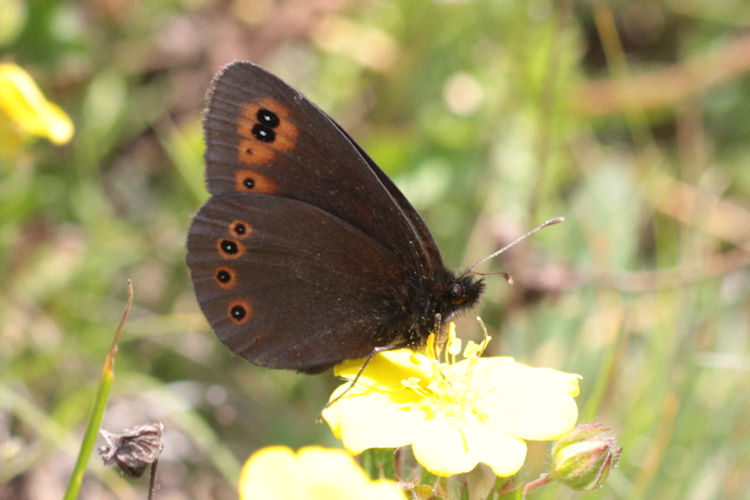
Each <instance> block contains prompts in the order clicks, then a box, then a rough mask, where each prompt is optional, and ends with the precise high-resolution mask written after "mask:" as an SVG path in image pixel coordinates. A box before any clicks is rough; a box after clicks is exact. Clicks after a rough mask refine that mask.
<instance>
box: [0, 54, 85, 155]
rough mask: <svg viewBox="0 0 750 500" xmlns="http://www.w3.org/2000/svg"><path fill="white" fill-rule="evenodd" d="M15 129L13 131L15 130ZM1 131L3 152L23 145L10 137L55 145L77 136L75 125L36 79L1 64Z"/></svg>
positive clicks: (19, 69)
mask: <svg viewBox="0 0 750 500" xmlns="http://www.w3.org/2000/svg"><path fill="white" fill-rule="evenodd" d="M11 129H12V130H11ZM0 131H2V133H3V137H0V141H3V142H4V144H3V145H2V146H3V149H7V148H8V147H9V146H12V144H7V143H8V142H11V143H17V142H20V141H19V138H18V137H12V138H9V137H8V134H11V133H14V134H15V135H19V134H26V135H37V136H40V137H46V138H47V139H49V140H50V141H52V142H54V143H55V144H65V143H66V142H68V141H70V139H71V138H72V137H73V122H72V121H71V120H70V118H69V117H68V115H66V114H65V112H64V111H63V110H62V109H60V108H59V107H58V106H57V105H55V104H53V103H51V102H49V101H47V99H45V97H44V95H43V94H42V92H41V90H39V87H37V85H36V83H34V80H33V79H32V78H31V77H30V76H29V74H28V73H26V71H24V70H23V69H22V68H21V67H19V66H17V65H15V64H10V63H4V64H0Z"/></svg>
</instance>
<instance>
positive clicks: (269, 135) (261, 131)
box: [253, 123, 276, 142]
mask: <svg viewBox="0 0 750 500" xmlns="http://www.w3.org/2000/svg"><path fill="white" fill-rule="evenodd" d="M253 135H254V136H255V138H256V139H258V140H259V141H260V142H273V141H274V140H275V139H276V132H274V131H273V130H272V129H271V127H267V126H265V125H263V124H261V123H256V124H255V125H253Z"/></svg>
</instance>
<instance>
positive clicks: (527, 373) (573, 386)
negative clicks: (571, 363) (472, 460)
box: [480, 358, 580, 440]
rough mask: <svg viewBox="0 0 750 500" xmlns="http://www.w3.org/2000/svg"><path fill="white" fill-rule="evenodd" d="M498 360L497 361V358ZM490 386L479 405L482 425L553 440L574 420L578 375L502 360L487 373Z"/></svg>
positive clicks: (523, 436)
mask: <svg viewBox="0 0 750 500" xmlns="http://www.w3.org/2000/svg"><path fill="white" fill-rule="evenodd" d="M498 359H499V358H498ZM487 377H488V379H491V380H494V381H496V382H494V383H493V386H492V387H491V388H490V389H489V390H487V391H486V392H485V394H484V397H483V400H482V402H481V404H480V407H481V410H482V412H483V413H485V414H486V416H487V419H486V421H485V423H486V424H487V425H489V426H490V427H493V428H495V429H497V430H499V431H502V432H504V433H506V434H509V435H512V436H518V437H521V438H524V439H534V440H547V439H556V438H558V437H560V436H561V435H563V434H565V433H566V432H568V431H569V430H570V429H572V428H573V426H574V425H575V423H576V420H577V419H578V408H577V406H576V403H575V400H574V399H573V397H574V396H575V395H577V394H578V379H579V378H580V376H579V375H576V374H571V373H565V372H560V371H557V370H552V369H548V368H532V367H529V366H526V365H523V364H520V363H515V362H512V361H507V358H506V360H503V361H502V362H499V361H498V362H497V363H494V364H493V365H492V367H491V368H490V369H489V370H488V372H487Z"/></svg>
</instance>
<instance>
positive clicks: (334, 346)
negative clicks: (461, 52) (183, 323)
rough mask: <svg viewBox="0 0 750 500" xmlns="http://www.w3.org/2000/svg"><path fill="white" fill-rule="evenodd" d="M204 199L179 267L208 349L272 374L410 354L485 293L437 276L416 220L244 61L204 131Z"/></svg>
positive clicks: (292, 96) (327, 121) (357, 152)
mask: <svg viewBox="0 0 750 500" xmlns="http://www.w3.org/2000/svg"><path fill="white" fill-rule="evenodd" d="M203 127H204V132H205V136H206V153H205V160H206V177H207V179H208V189H209V191H210V192H211V198H210V199H209V200H208V201H207V202H206V203H205V204H204V205H203V206H202V207H201V208H200V210H199V211H198V213H197V214H196V215H195V219H194V221H193V224H192V226H191V227H190V233H189V236H188V244H187V246H188V253H187V263H188V267H189V268H190V272H191V276H192V280H193V284H194V285H195V292H196V295H197V297H198V302H199V303H200V305H201V308H202V309H203V312H204V313H205V315H206V317H207V318H208V320H209V322H210V323H211V326H212V327H213V329H214V331H215V332H216V335H217V336H218V337H219V339H220V340H221V341H222V342H223V343H224V344H226V345H227V346H228V347H229V348H230V349H232V351H234V352H235V353H237V354H239V355H241V356H243V357H245V358H247V359H248V360H250V361H251V362H253V363H255V364H258V365H262V366H267V367H270V368H291V369H295V370H299V371H303V372H308V373H315V372H319V371H322V370H324V369H326V368H328V367H330V366H332V365H334V364H336V363H338V362H341V361H343V360H346V359H355V358H360V357H364V356H367V355H370V354H371V353H373V352H374V351H375V350H378V348H383V347H386V348H388V347H418V346H420V345H421V344H423V343H424V341H425V340H426V338H427V336H428V335H429V333H430V332H432V331H434V330H435V329H437V328H440V326H441V325H443V324H444V323H445V322H446V320H447V319H448V318H449V317H451V316H452V315H454V314H455V313H456V312H457V311H458V310H460V309H462V308H466V307H469V306H471V305H472V304H474V303H476V301H477V300H478V298H479V295H480V294H481V292H482V290H483V288H484V285H483V283H482V281H481V280H475V279H474V278H473V277H472V276H470V275H469V273H464V274H462V275H458V276H457V275H456V274H455V273H453V272H451V271H450V270H448V269H446V268H445V266H444V265H443V260H442V258H441V257H440V252H439V251H438V248H437V245H436V244H435V240H434V239H433V238H432V236H431V235H430V232H429V230H428V229H427V226H426V225H425V223H424V221H423V220H422V218H421V217H420V216H419V214H418V213H417V212H416V210H414V208H413V207H412V206H411V205H410V204H409V202H408V201H407V200H406V198H405V197H404V195H403V194H401V192H400V191H399V190H398V188H397V187H396V186H395V185H394V184H393V182H392V181H391V180H390V179H389V178H388V176H386V174H385V173H384V172H383V171H382V170H381V169H380V168H378V166H377V165H376V164H375V162H374V161H373V160H372V159H370V157H369V156H368V155H367V153H365V152H364V151H363V150H362V148H360V147H359V146H358V145H357V143H355V142H354V140H353V139H352V138H351V137H349V135H348V134H347V133H346V132H345V131H344V130H343V129H342V128H341V127H340V126H339V125H338V124H337V123H336V122H335V121H333V120H332V119H331V118H330V117H329V116H328V115H327V114H325V113H324V112H323V111H321V110H320V109H319V108H318V107H317V106H315V105H314V104H313V103H312V102H310V101H309V100H308V99H307V98H306V97H305V96H303V95H302V94H300V93H299V92H297V91H296V90H294V89H293V88H291V87H290V86H289V85H287V84H286V83H284V82H283V81H281V80H280V79H279V78H277V77H275V76H274V75H272V74H270V73H268V72H267V71H265V70H264V69H262V68H260V67H259V66H256V65H254V64H252V63H249V62H242V61H240V62H235V63H232V64H230V65H228V66H226V67H224V68H223V69H222V70H221V71H220V72H219V73H218V74H217V76H216V77H215V78H214V81H213V83H212V85H211V90H210V95H209V104H208V110H207V112H206V115H205V120H204V126H203Z"/></svg>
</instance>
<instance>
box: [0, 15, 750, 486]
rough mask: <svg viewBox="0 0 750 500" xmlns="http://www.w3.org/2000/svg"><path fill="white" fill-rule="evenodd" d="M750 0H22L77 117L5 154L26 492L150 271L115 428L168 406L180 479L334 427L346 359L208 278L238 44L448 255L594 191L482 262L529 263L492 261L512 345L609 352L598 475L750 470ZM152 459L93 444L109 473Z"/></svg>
mask: <svg viewBox="0 0 750 500" xmlns="http://www.w3.org/2000/svg"><path fill="white" fill-rule="evenodd" d="M749 23H750V7H749V6H748V3H747V2H745V1H743V0H726V1H723V2H709V1H708V0H690V1H678V0H637V1H615V0H611V1H609V2H606V1H605V0H591V1H588V2H584V1H578V2H576V1H572V0H563V1H561V2H553V1H551V0H529V1H506V0H476V1H469V0H464V1H460V0H454V1H449V0H442V1H440V0H396V1H389V2H386V1H369V2H354V1H351V0H350V1H347V0H340V1H331V0H311V1H308V0H305V1H302V0H287V1H274V0H230V1H224V2H217V1H212V0H174V1H171V2H128V1H123V0H104V1H99V2H62V1H55V0H38V1H33V2H23V1H22V0H20V1H19V0H3V2H0V62H3V63H14V64H17V65H19V66H20V67H22V68H24V69H25V70H26V71H27V72H28V73H29V74H30V75H31V76H32V77H33V78H34V80H35V82H36V83H37V85H39V87H40V88H41V89H42V91H43V93H44V95H45V96H46V97H47V98H48V99H49V100H50V101H52V102H54V103H56V104H57V105H59V106H60V107H61V108H62V109H64V110H65V112H66V113H67V114H68V115H70V116H71V118H72V119H73V122H74V125H75V130H76V133H75V136H74V137H73V140H72V141H71V142H70V143H69V144H68V145H66V146H63V147H59V146H54V145H53V144H51V143H49V142H47V141H43V140H40V141H36V142H34V143H33V144H27V145H25V149H24V150H22V151H18V152H17V153H18V154H17V155H16V157H15V158H16V159H15V160H14V161H12V162H10V161H6V162H4V163H2V164H0V282H1V283H2V287H1V288H0V342H1V343H2V348H0V497H2V498H19V499H21V498H23V499H25V498H59V497H60V496H61V492H62V491H63V489H64V485H65V483H66V481H67V477H68V475H69V473H70V470H71V468H72V466H73V463H74V461H75V454H76V452H77V450H78V445H79V443H80V439H81V435H82V432H83V429H84V427H85V419H86V417H87V415H88V412H89V410H90V407H91V404H92V400H93V395H94V392H95V390H96V384H97V381H98V376H99V371H100V367H101V364H102V362H103V359H104V356H105V353H106V351H107V348H108V346H109V342H110V339H111V335H112V332H113V331H114V328H115V327H116V324H117V321H118V319H119V317H120V311H121V310H122V307H123V305H124V302H125V299H126V280H127V279H128V278H132V279H133V282H134V286H135V294H136V295H135V297H136V298H135V305H134V309H133V312H132V313H131V316H130V319H129V322H128V323H127V325H126V328H125V331H124V332H123V337H122V340H121V342H120V352H119V354H118V358H117V364H116V366H115V381H114V384H113V387H112V394H111V400H110V406H109V408H108V410H107V412H106V414H105V418H104V427H105V428H107V429H111V430H118V429H124V428H126V427H133V426H135V425H138V424H141V423H145V422H151V421H157V420H159V421H163V422H164V424H165V430H164V442H165V448H164V453H163V455H162V458H161V460H160V462H159V463H160V472H159V481H160V485H161V486H160V488H161V489H160V492H159V495H160V497H161V498H235V497H236V490H235V483H236V480H237V478H238V474H239V467H240V464H241V463H242V462H243V461H244V460H245V458H246V457H247V456H249V455H250V454H251V453H252V452H253V451H255V450H257V449H259V448H260V447H262V446H264V445H269V444H283V445H288V446H291V447H293V448H295V449H296V448H299V447H301V446H304V445H310V444H323V445H335V444H336V441H335V440H334V438H333V437H332V436H331V435H330V433H329V431H328V429H327V427H326V426H324V425H320V424H316V423H315V418H316V416H317V415H318V413H319V411H320V409H321V408H322V405H323V404H324V402H325V401H326V400H327V397H328V395H329V394H330V390H331V389H332V388H333V387H335V386H336V385H337V381H336V380H335V379H334V378H333V377H332V376H331V375H330V374H325V375H320V376H315V377H310V376H304V375H299V374H295V373H292V372H283V371H272V370H265V369H262V368H257V367H254V366H252V365H250V364H249V363H247V362H245V361H244V360H242V359H239V358H237V357H235V356H233V355H231V354H230V353H229V352H228V350H227V349H226V348H224V347H223V346H222V345H221V344H220V343H219V342H218V341H217V340H216V339H215V337H214V335H213V334H212V333H211V332H210V331H209V329H208V326H207V324H206V322H205V320H204V319H203V316H202V314H201V313H200V311H199V308H198V305H197V304H196V302H195V299H194V297H193V292H192V286H191V284H190V282H189V279H188V276H187V270H186V267H185V263H184V253H185V248H184V243H185V236H186V231H187V227H188V225H189V222H190V214H191V213H193V212H194V211H195V210H196V209H197V208H198V206H199V205H200V203H201V202H202V201H203V200H204V199H205V198H206V196H207V193H206V191H205V189H204V187H203V171H202V168H203V167H202V159H201V153H202V147H203V146H202V138H201V130H200V116H201V110H202V107H203V105H204V93H205V91H206V88H207V86H208V83H209V81H210V78H211V76H212V74H213V73H214V72H215V71H216V70H217V69H218V68H219V67H221V66H222V65H223V64H225V63H227V62H229V61H231V60H233V59H238V58H241V59H251V60H254V61H256V62H259V63H261V64H263V65H264V66H266V67H267V68H268V69H270V70H272V71H274V72H276V73H277V74H279V75H280V76H282V77H283V78H284V79H286V80H287V81H288V82H289V83H291V84H292V85H293V86H295V87H297V88H298V89H300V90H301V91H303V92H304V93H306V94H307V95H308V96H309V97H311V98H312V99H313V100H314V101H315V102H316V103H318V104H319V105H320V106H321V107H322V108H323V109H325V110H327V111H328V112H329V113H330V114H331V115H332V116H333V117H335V118H336V120H337V121H339V122H340V123H341V124H342V125H343V126H344V127H345V128H346V129H347V130H348V131H349V132H350V133H351V134H352V135H353V136H354V137H355V138H357V139H358V140H359V141H360V142H361V144H362V146H363V147H364V148H365V149H366V150H367V151H368V152H369V153H370V154H371V156H373V158H375V159H376V160H377V161H378V162H379V164H380V165H381V166H382V167H383V168H384V169H385V170H386V171H387V172H388V173H389V174H391V175H392V176H393V177H394V179H395V181H396V182H397V184H398V185H399V186H400V187H402V189H403V190H404V192H405V193H406V195H407V196H408V197H409V199H410V200H412V202H413V203H414V204H415V205H416V206H417V208H418V209H419V210H420V211H421V213H422V214H423V216H424V217H425V219H426V220H427V223H428V225H429V226H430V228H431V229H432V231H433V234H434V235H435V237H436V239H437V240H438V243H439V244H440V247H441V249H442V251H443V253H444V257H445V260H446V262H447V263H449V265H450V266H451V267H454V268H461V267H465V266H468V265H470V264H471V263H472V262H474V261H475V260H477V259H479V258H480V257H482V256H483V255H486V254H487V253H489V252H490V251H492V250H493V249H496V248H498V247H499V246H501V245H502V244H503V243H505V242H507V241H508V240H509V239H511V238H513V237H515V236H517V235H518V234H520V233H521V232H523V231H524V230H525V229H527V228H529V227H530V226H532V225H535V224H537V223H539V222H541V221H542V220H544V219H547V218H550V217H553V216H558V215H562V216H565V217H566V218H567V220H568V222H566V223H565V224H563V225H560V226H555V227H553V228H550V229H547V230H545V231H543V232H541V233H539V234H538V235H536V236H534V238H533V239H532V240H530V241H527V242H524V243H523V244H521V245H519V246H518V247H516V248H515V249H514V250H512V251H510V252H508V253H507V254H505V255H504V256H503V257H501V258H500V259H497V260H495V261H494V262H492V263H488V264H485V265H483V266H482V269H481V270H482V271H498V270H502V271H507V272H510V273H511V274H512V275H513V278H514V282H515V285H513V286H512V287H509V286H508V285H507V284H506V283H505V281H504V280H503V279H502V278H500V277H488V278H487V281H488V290H487V292H486V293H485V295H484V299H483V303H482V307H481V311H480V312H481V314H482V317H483V319H484V320H485V322H486V323H487V324H488V325H489V328H490V333H491V334H492V335H493V337H495V339H496V341H495V342H493V344H495V348H496V349H498V352H497V353H495V354H503V355H511V356H514V357H515V358H516V359H517V360H519V361H523V362H527V363H531V364H534V365H536V366H550V367H554V368H557V369H560V370H565V371H570V372H577V373H581V374H583V375H584V378H583V380H582V385H581V390H582V392H581V396H579V398H578V401H579V405H580V407H581V409H582V421H583V422H602V423H604V424H605V425H606V426H607V427H610V428H612V430H613V431H614V432H615V433H616V434H617V437H618V442H619V443H620V444H621V445H622V446H623V448H624V449H623V453H622V457H621V459H620V462H619V466H618V467H617V468H616V469H615V470H613V471H612V473H611V474H610V477H609V480H608V482H607V483H606V485H605V487H604V488H603V489H601V490H598V492H597V493H594V494H592V495H590V496H589V498H599V497H601V498H629V499H632V498H660V499H678V498H679V499H682V498H701V499H711V498H716V499H720V498H741V497H743V495H745V498H747V495H748V493H747V492H748V491H750V479H748V478H750V452H749V451H748V450H750V436H749V435H748V431H747V423H746V422H747V420H748V419H749V418H750V396H748V390H747V388H748V387H750V370H749V369H748V368H749V367H750V267H749V266H748V263H749V262H750V168H748V162H749V161H750V160H749V159H750V77H749V76H748V71H750V36H748V33H747V31H746V29H745V27H746V26H748V24H749ZM320 307H332V305H327V304H320ZM459 331H461V332H466V333H468V334H470V335H471V334H476V335H477V336H478V335H479V327H478V325H477V323H476V322H475V321H474V320H473V319H471V318H469V317H467V318H463V319H462V324H461V326H460V328H459ZM547 453H548V449H547V446H546V445H545V446H541V445H539V446H534V445H533V444H532V446H531V448H530V450H529V457H528V466H527V469H526V470H527V474H528V478H533V477H536V474H537V473H538V472H539V471H541V470H544V467H545V465H546V462H545V461H546V460H547ZM146 487H147V480H146V479H141V480H137V481H133V482H127V481H126V480H125V479H123V478H121V477H119V476H118V475H117V473H116V472H115V471H112V470H108V469H105V468H104V467H103V466H102V464H101V463H99V462H98V461H97V460H92V461H91V464H90V469H89V473H88V474H87V476H86V478H85V481H84V498H105V499H106V498H126V499H130V498H133V499H135V498H144V497H145V493H144V492H145V488H146ZM575 495H577V494H574V493H572V492H569V490H567V489H566V488H565V487H563V486H556V485H552V486H547V487H545V488H542V489H540V490H538V491H535V492H534V493H533V496H534V498H568V497H572V496H575Z"/></svg>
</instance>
